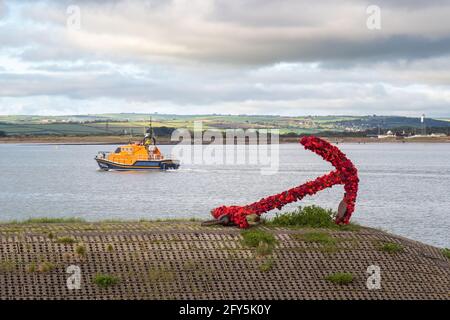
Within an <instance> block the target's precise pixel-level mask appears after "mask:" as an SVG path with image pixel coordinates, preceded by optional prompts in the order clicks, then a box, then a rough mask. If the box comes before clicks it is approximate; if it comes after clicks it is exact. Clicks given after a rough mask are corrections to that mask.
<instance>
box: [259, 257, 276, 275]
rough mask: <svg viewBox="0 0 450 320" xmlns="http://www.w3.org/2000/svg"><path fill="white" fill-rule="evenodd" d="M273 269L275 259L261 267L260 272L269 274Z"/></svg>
mask: <svg viewBox="0 0 450 320" xmlns="http://www.w3.org/2000/svg"><path fill="white" fill-rule="evenodd" d="M272 268H273V259H267V260H266V261H264V262H263V263H262V264H261V265H260V266H259V270H260V271H261V272H267V271H269V270H271V269H272Z"/></svg>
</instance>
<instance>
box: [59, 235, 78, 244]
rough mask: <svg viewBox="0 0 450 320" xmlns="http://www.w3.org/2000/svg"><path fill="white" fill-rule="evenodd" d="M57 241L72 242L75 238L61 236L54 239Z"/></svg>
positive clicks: (74, 241) (75, 241)
mask: <svg viewBox="0 0 450 320" xmlns="http://www.w3.org/2000/svg"><path fill="white" fill-rule="evenodd" d="M56 242H57V243H62V244H73V243H77V240H75V239H74V238H71V237H61V238H58V239H56Z"/></svg>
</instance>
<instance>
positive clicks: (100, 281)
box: [94, 274, 119, 288]
mask: <svg viewBox="0 0 450 320" xmlns="http://www.w3.org/2000/svg"><path fill="white" fill-rule="evenodd" d="M94 283H95V284H96V285H98V286H99V287H101V288H107V287H110V286H113V285H115V284H117V283H119V278H117V277H116V276H113V275H109V274H97V275H95V277H94Z"/></svg>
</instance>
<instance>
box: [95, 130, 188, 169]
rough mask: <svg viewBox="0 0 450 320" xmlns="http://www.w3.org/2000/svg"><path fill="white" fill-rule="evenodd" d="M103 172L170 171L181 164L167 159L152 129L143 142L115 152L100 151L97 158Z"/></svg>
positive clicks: (131, 144)
mask: <svg viewBox="0 0 450 320" xmlns="http://www.w3.org/2000/svg"><path fill="white" fill-rule="evenodd" d="M95 161H97V164H98V166H99V167H100V169H102V170H106V171H108V170H169V169H178V168H179V166H180V162H179V161H178V160H174V159H168V158H165V157H164V155H163V154H162V153H161V150H160V149H159V148H158V147H157V146H156V140H155V138H153V137H152V132H151V129H150V130H147V132H146V135H145V137H144V139H143V140H142V141H141V142H136V143H129V144H127V145H124V146H120V147H118V148H117V149H116V150H115V151H114V152H107V151H100V152H99V153H98V154H97V156H96V157H95Z"/></svg>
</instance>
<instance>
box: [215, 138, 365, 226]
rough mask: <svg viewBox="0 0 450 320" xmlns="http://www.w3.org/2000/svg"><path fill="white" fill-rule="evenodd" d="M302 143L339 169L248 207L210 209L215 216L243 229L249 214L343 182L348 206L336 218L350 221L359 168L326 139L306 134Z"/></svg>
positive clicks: (266, 209) (260, 211) (281, 205)
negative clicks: (225, 218) (341, 214)
mask: <svg viewBox="0 0 450 320" xmlns="http://www.w3.org/2000/svg"><path fill="white" fill-rule="evenodd" d="M300 143H301V144H302V145H303V146H304V147H305V149H307V150H311V151H313V152H315V153H317V154H318V155H319V156H321V157H322V158H323V159H324V160H326V161H328V162H330V163H331V164H332V165H333V166H334V167H335V168H336V170H334V171H331V172H330V173H327V174H325V175H323V176H321V177H318V178H316V179H315V180H313V181H308V182H306V183H304V184H302V185H300V186H298V187H294V188H292V189H289V190H287V191H284V192H281V193H279V194H275V195H273V196H270V197H267V198H264V199H261V200H260V201H258V202H254V203H252V204H249V205H246V206H222V207H218V208H215V209H213V210H211V214H212V216H213V217H214V218H216V219H218V220H219V219H221V218H223V217H228V219H227V220H229V222H231V223H232V224H235V225H237V226H238V227H240V228H247V227H248V226H249V224H248V222H247V219H246V217H247V216H248V215H250V214H256V215H258V216H260V215H261V214H263V213H265V212H268V211H270V210H273V209H281V208H282V207H283V206H285V205H286V204H288V203H291V202H294V201H298V200H301V199H303V198H304V197H305V196H306V195H313V194H315V193H317V192H319V191H321V190H323V189H326V188H330V187H332V186H334V185H336V184H343V185H344V190H345V195H344V199H343V202H342V203H344V204H345V205H346V209H345V211H344V212H343V216H341V217H340V216H339V215H338V216H337V217H336V223H337V224H340V223H343V224H348V222H349V221H350V217H351V215H352V213H353V211H354V210H355V202H356V195H357V192H358V182H359V179H358V171H357V169H356V167H355V166H354V165H353V163H352V162H351V161H350V160H349V159H348V158H347V157H346V156H345V154H344V153H342V151H341V150H339V149H338V148H337V147H335V146H333V145H331V144H330V143H328V142H327V141H325V140H322V139H320V138H317V137H314V136H308V137H303V138H301V139H300Z"/></svg>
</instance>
